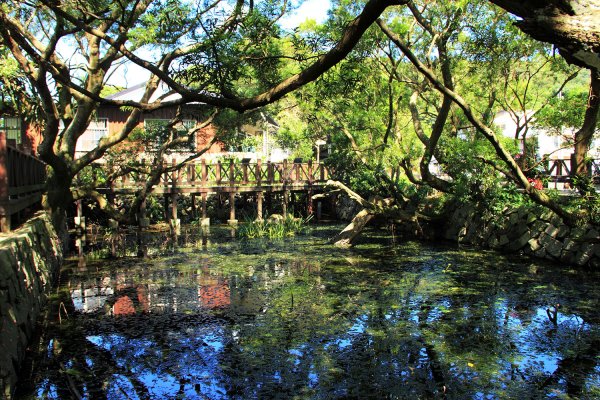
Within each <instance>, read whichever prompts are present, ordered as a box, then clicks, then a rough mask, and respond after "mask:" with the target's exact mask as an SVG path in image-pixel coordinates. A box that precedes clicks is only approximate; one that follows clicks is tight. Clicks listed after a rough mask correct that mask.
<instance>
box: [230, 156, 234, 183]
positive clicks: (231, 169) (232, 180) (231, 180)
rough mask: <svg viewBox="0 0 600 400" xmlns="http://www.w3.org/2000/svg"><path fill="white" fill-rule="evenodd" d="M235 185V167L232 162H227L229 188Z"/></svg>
mask: <svg viewBox="0 0 600 400" xmlns="http://www.w3.org/2000/svg"><path fill="white" fill-rule="evenodd" d="M233 185H235V165H234V163H233V160H231V161H229V186H233Z"/></svg>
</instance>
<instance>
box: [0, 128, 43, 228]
mask: <svg viewBox="0 0 600 400" xmlns="http://www.w3.org/2000/svg"><path fill="white" fill-rule="evenodd" d="M11 142H14V140H8V139H7V138H6V133H5V132H2V131H0V231H1V232H8V231H10V227H11V218H12V217H13V216H15V215H16V214H19V213H20V212H22V211H23V210H25V209H27V208H29V207H32V206H34V205H36V203H38V204H39V202H40V200H41V199H42V193H43V191H44V188H45V183H46V164H44V163H43V162H42V161H40V160H38V159H37V158H35V157H33V156H31V155H29V154H27V153H25V152H23V151H20V150H18V149H17V147H16V145H15V144H14V143H11Z"/></svg>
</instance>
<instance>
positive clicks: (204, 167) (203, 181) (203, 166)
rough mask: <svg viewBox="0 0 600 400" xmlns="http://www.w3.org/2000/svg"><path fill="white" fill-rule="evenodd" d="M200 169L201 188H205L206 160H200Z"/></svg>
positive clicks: (206, 175) (206, 177) (206, 178)
mask: <svg viewBox="0 0 600 400" xmlns="http://www.w3.org/2000/svg"><path fill="white" fill-rule="evenodd" d="M201 168H202V172H201V173H202V187H206V181H207V180H208V171H207V169H206V160H205V159H202V161H201Z"/></svg>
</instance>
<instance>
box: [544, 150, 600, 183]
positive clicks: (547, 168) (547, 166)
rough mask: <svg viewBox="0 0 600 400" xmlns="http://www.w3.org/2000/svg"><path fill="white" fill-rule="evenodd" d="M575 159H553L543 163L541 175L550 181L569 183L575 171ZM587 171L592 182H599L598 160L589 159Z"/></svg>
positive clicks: (599, 168) (599, 169) (599, 166)
mask: <svg viewBox="0 0 600 400" xmlns="http://www.w3.org/2000/svg"><path fill="white" fill-rule="evenodd" d="M574 165H575V160H574V159H573V155H571V158H570V159H553V160H548V162H547V163H544V164H543V170H542V175H544V176H545V177H547V178H548V180H549V181H550V182H552V183H571V181H572V178H573V174H574V172H575V167H574ZM588 171H589V174H590V177H591V178H592V180H593V182H594V183H600V160H590V161H589V164H588Z"/></svg>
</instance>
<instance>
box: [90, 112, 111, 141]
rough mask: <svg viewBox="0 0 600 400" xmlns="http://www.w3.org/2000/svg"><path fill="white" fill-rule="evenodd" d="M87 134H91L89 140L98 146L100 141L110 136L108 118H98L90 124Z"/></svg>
mask: <svg viewBox="0 0 600 400" xmlns="http://www.w3.org/2000/svg"><path fill="white" fill-rule="evenodd" d="M86 133H89V140H90V141H92V142H93V143H94V146H95V145H97V144H98V142H99V141H100V139H102V138H103V137H105V136H107V135H108V118H97V119H95V120H92V121H91V122H90V125H89V126H88V128H87V130H86Z"/></svg>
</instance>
